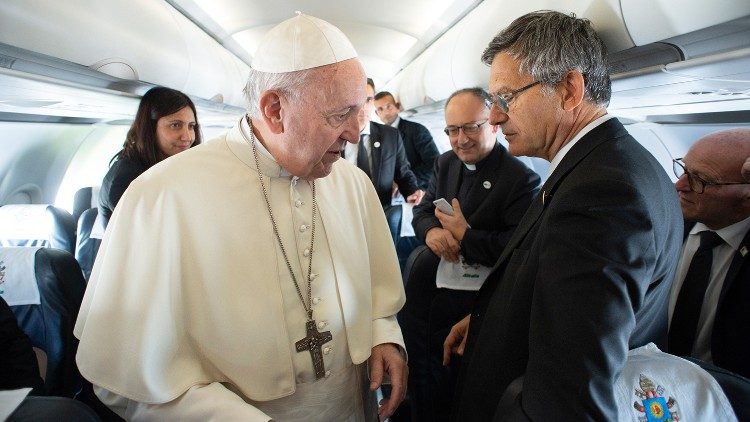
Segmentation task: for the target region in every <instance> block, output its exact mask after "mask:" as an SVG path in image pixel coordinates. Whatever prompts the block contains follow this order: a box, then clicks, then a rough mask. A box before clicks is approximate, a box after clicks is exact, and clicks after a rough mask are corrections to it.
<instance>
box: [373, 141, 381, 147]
mask: <svg viewBox="0 0 750 422" xmlns="http://www.w3.org/2000/svg"><path fill="white" fill-rule="evenodd" d="M372 146H374V147H375V148H380V142H375V143H374V144H372Z"/></svg>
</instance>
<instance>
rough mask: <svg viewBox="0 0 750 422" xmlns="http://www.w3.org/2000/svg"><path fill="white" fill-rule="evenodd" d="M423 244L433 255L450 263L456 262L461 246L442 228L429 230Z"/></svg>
mask: <svg viewBox="0 0 750 422" xmlns="http://www.w3.org/2000/svg"><path fill="white" fill-rule="evenodd" d="M425 244H427V247H428V248H430V250H431V251H432V253H434V254H435V255H437V256H439V257H441V258H445V259H446V260H448V261H450V262H458V256H459V254H460V253H461V245H460V244H459V243H458V240H456V238H455V237H453V235H452V234H451V232H449V231H448V230H446V229H444V228H442V227H433V228H431V229H430V230H428V231H427V234H426V235H425Z"/></svg>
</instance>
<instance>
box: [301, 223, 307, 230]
mask: <svg viewBox="0 0 750 422" xmlns="http://www.w3.org/2000/svg"><path fill="white" fill-rule="evenodd" d="M305 230H307V226H306V225H304V224H303V225H301V226H299V231H301V232H303V231H305Z"/></svg>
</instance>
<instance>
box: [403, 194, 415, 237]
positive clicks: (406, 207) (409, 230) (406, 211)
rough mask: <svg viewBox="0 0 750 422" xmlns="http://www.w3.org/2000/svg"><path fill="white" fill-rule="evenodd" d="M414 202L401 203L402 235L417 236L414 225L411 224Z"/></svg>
mask: <svg viewBox="0 0 750 422" xmlns="http://www.w3.org/2000/svg"><path fill="white" fill-rule="evenodd" d="M413 208H414V204H409V203H408V202H404V203H402V204H401V237H411V236H415V234H414V227H412V226H411V219H412V217H413V214H412V209H413Z"/></svg>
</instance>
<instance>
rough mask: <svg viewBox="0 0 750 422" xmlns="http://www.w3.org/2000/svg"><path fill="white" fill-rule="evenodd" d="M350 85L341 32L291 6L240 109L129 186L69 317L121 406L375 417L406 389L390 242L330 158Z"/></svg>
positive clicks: (191, 413)
mask: <svg viewBox="0 0 750 422" xmlns="http://www.w3.org/2000/svg"><path fill="white" fill-rule="evenodd" d="M364 81H365V73H364V70H363V68H362V65H361V64H360V62H359V60H358V59H357V53H356V52H355V51H354V48H353V47H352V45H351V43H350V42H349V40H348V39H347V38H346V36H345V35H344V34H343V33H342V32H341V31H340V30H338V29H337V28H336V27H334V26H332V25H331V24H329V23H327V22H325V21H322V20H320V19H317V18H314V17H311V16H306V15H302V14H298V15H297V16H296V17H294V18H292V19H289V20H287V21H284V22H282V23H281V24H279V25H278V26H276V27H275V28H273V29H272V30H271V31H270V32H269V33H268V34H267V35H266V36H265V38H264V39H263V41H262V42H261V44H260V46H259V47H258V51H257V52H256V54H255V56H254V58H253V62H252V68H251V71H250V76H249V78H248V82H247V85H246V87H245V95H246V98H247V102H248V114H247V116H244V117H243V118H241V119H238V122H237V125H236V126H235V127H234V128H233V129H231V130H230V131H229V132H228V133H226V134H224V135H222V136H220V137H219V138H218V139H216V140H214V141H213V142H208V143H206V144H204V145H201V146H200V147H196V148H193V149H191V150H190V151H187V152H185V153H183V154H180V156H176V157H175V158H174V159H170V160H165V161H164V162H162V163H159V164H158V165H156V166H154V167H152V168H151V169H149V171H147V172H145V173H144V174H143V175H142V176H141V177H139V178H138V179H136V180H135V181H134V182H133V183H132V184H131V185H130V187H129V188H128V190H127V191H126V192H125V194H124V195H123V197H122V199H121V201H120V203H119V204H118V207H117V209H116V211H115V213H114V214H113V216H112V218H111V220H110V224H109V226H108V228H107V232H106V234H105V236H104V239H103V242H102V246H101V249H100V253H99V255H98V259H97V261H96V264H95V266H94V269H93V271H92V276H91V280H90V281H89V286H88V289H87V292H86V296H85V298H84V301H83V304H82V307H81V311H80V314H79V318H78V321H77V324H76V327H75V334H76V336H77V337H78V338H80V340H81V342H80V346H79V349H78V354H77V357H76V360H77V363H78V366H79V368H80V371H81V373H82V374H83V376H84V377H86V378H87V379H88V380H90V381H91V382H92V383H93V384H94V386H95V387H94V389H95V392H96V394H97V396H99V398H100V399H101V400H102V401H103V402H104V403H105V404H106V405H107V406H109V407H110V408H111V409H112V410H114V411H115V412H116V413H118V414H119V415H120V416H122V417H124V418H126V419H128V420H251V421H268V420H280V421H329V420H344V421H374V420H377V418H378V414H379V415H380V417H382V418H385V417H388V416H389V415H391V414H392V413H393V411H394V410H395V409H396V407H397V406H398V405H399V403H400V402H401V401H402V400H403V397H404V395H405V384H406V372H407V371H406V362H405V358H404V355H405V354H404V349H403V347H404V346H403V339H402V336H401V330H400V328H399V326H398V323H397V322H396V318H395V315H396V313H397V312H398V311H399V309H401V306H402V305H403V303H404V292H403V287H402V282H401V276H400V273H399V267H398V263H397V260H396V253H395V250H394V247H393V242H392V241H391V239H390V235H389V231H388V226H387V225H386V221H385V217H384V215H383V211H382V209H381V207H380V202H379V201H378V197H377V194H376V193H375V190H374V189H373V187H372V183H371V182H370V180H369V179H368V178H367V176H366V175H365V174H364V173H362V172H361V171H360V170H358V169H357V168H356V167H355V166H353V165H351V164H350V163H347V162H345V161H344V160H339V158H340V157H341V150H342V149H344V145H345V144H346V143H347V142H350V143H356V142H358V141H359V126H358V123H357V113H358V112H359V110H360V109H361V108H362V105H363V103H364V101H365V91H364ZM385 376H389V377H390V380H391V382H392V394H391V396H390V398H388V399H386V400H385V401H384V402H383V403H382V404H381V405H380V407H378V404H377V403H376V402H375V399H374V391H375V390H377V388H378V387H379V386H380V385H381V383H382V382H383V380H384V377H385Z"/></svg>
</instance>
